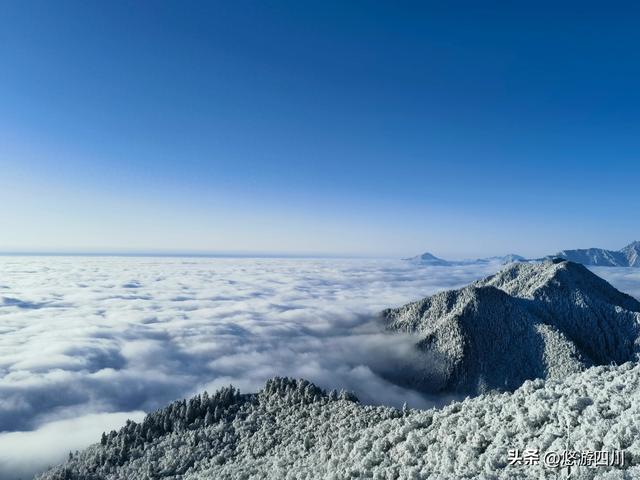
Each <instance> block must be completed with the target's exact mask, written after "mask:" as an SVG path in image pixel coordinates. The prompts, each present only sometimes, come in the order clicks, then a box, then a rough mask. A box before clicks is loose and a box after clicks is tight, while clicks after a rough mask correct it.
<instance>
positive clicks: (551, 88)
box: [0, 0, 640, 257]
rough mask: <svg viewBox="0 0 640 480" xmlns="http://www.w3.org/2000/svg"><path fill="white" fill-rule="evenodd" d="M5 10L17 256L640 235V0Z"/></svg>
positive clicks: (6, 215)
mask: <svg viewBox="0 0 640 480" xmlns="http://www.w3.org/2000/svg"><path fill="white" fill-rule="evenodd" d="M515 3H521V2H495V3H492V2H480V3H479V2H468V3H465V2H359V1H353V2H328V1H322V2H295V1H291V2H274V1H256V2H247V1H234V2H202V3H200V2H177V1H176V2H143V1H140V2H119V1H112V2H106V1H101V2H97V1H82V2H73V1H61V2H48V1H41V2H40V1H26V2H20V1H13V0H12V1H4V2H1V3H0V60H1V62H2V74H1V75H0V167H1V174H0V205H2V206H3V208H2V209H1V210H0V221H1V222H2V233H1V234H0V250H4V251H7V250H21V251H36V250H46V251H176V252H177V251H182V252H190V251H198V252H289V253H323V254H352V253H358V254H366V255H408V254H412V253H418V252H420V251H424V250H430V251H433V252H435V253H437V254H440V255H443V256H451V257H456V256H458V257H462V256H475V255H484V254H500V253H506V252H510V251H515V252H517V253H522V254H525V255H538V254H546V253H550V252H553V251H556V250H558V249H561V248H572V247H588V246H602V247H607V248H620V247H622V246H623V245H625V244H626V243H628V242H629V241H631V240H634V239H636V238H638V237H640V234H639V233H638V230H639V228H638V221H637V218H638V214H637V212H638V211H639V207H640V193H639V189H638V181H639V179H640V161H639V159H638V153H639V152H640V135H639V133H640V132H639V131H638V129H639V125H640V122H639V120H640V96H639V94H638V85H640V50H639V49H638V48H637V46H638V45H639V44H640V30H639V29H638V28H637V23H638V20H639V19H640V7H637V6H634V5H633V4H632V3H631V2H629V3H622V2H620V3H613V4H607V7H608V8H605V4H603V3H602V2H599V3H593V4H590V3H589V2H576V3H571V2H562V5H557V4H556V3H558V2H535V3H531V4H528V5H515Z"/></svg>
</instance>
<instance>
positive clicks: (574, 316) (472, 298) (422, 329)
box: [382, 261, 640, 393]
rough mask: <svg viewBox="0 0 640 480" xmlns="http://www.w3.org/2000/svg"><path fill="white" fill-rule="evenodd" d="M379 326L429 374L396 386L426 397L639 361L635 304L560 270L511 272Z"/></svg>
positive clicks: (596, 280)
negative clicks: (398, 336) (417, 353)
mask: <svg viewBox="0 0 640 480" xmlns="http://www.w3.org/2000/svg"><path fill="white" fill-rule="evenodd" d="M382 317H383V320H384V322H385V324H386V326H387V328H388V329H389V330H392V331H400V332H405V333H410V334H413V335H415V336H416V345H417V346H418V348H419V349H420V350H421V351H423V352H424V353H425V362H427V363H428V364H430V365H434V367H435V371H433V373H432V374H431V375H430V376H429V375H425V376H424V377H423V378H406V377H399V378H398V379H396V380H399V382H400V383H405V384H409V385H411V386H413V387H415V388H418V389H421V390H427V391H440V390H446V391H450V390H454V391H463V392H470V393H477V392H483V391H486V390H490V389H506V390H513V389H515V388H517V387H518V386H519V385H521V384H522V383H523V382H524V381H525V380H527V379H532V378H546V377H552V378H561V377H563V376H566V375H568V374H571V373H574V372H576V371H579V370H581V369H584V368H586V367H589V366H591V365H600V364H608V363H611V362H614V363H623V362H625V361H629V360H635V359H636V357H637V354H638V352H640V345H639V343H640V341H639V340H638V338H639V334H640V328H639V326H640V302H638V301H637V300H635V299H634V298H633V297H630V296H629V295H626V294H624V293H621V292H619V291H618V290H616V289H615V288H614V287H612V286H611V285H609V284H608V283H607V282H606V281H604V280H603V279H601V278H600V277H598V276H596V275H595V274H593V273H592V272H591V271H589V270H588V269H587V268H585V267H584V266H582V265H578V264H575V263H572V262H566V261H561V262H555V263H554V262H545V263H542V264H526V263H516V264H513V265H511V266H509V267H507V268H505V269H503V270H502V271H500V272H498V273H497V274H495V275H492V276H490V277H488V278H486V279H484V280H480V281H478V282H475V283H474V284H472V285H470V286H468V287H465V288H462V289H460V290H452V291H447V292H442V293H438V294H436V295H434V296H432V297H427V298H425V299H423V300H420V301H418V302H413V303H410V304H408V305H405V306H403V307H400V308H396V309H388V310H385V311H383V312H382Z"/></svg>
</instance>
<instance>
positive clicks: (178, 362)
mask: <svg viewBox="0 0 640 480" xmlns="http://www.w3.org/2000/svg"><path fill="white" fill-rule="evenodd" d="M498 268H499V266H498V265H494V264H489V265H486V264H485V265H465V266H460V267H424V266H416V265H412V264H410V263H407V262H401V261H392V260H369V259H357V260H349V259H248V258H168V257H164V258H150V257H0V432H1V433H0V478H2V479H6V480H12V479H17V478H20V477H23V478H27V477H29V476H30V475H32V474H33V473H34V472H36V471H38V470H42V469H43V468H45V467H46V466H48V465H51V464H54V463H57V462H59V461H61V460H62V459H63V458H64V456H65V455H66V454H67V453H68V452H69V451H70V450H76V449H81V448H83V447H85V446H87V445H88V444H90V443H92V442H94V441H96V440H97V439H98V438H99V435H100V433H101V432H102V431H104V430H110V429H113V428H118V427H119V426H121V425H122V424H123V422H124V420H125V419H126V418H132V419H134V420H139V419H141V418H142V417H143V415H144V412H148V411H150V410H153V409H156V408H158V407H161V406H163V405H165V404H166V403H168V402H170V401H172V400H175V399H177V398H184V397H188V396H190V395H192V394H195V393H198V392H201V391H202V390H205V389H206V390H209V391H213V390H215V389H217V388H219V387H221V386H223V385H229V384H234V385H235V386H238V387H240V389H241V390H242V391H245V392H250V391H255V390H257V389H259V388H260V387H261V386H262V384H263V383H264V381H265V380H266V379H268V378H270V377H272V376H275V375H280V376H285V375H287V376H293V377H304V378H307V379H309V380H311V381H313V382H315V383H317V384H318V385H320V386H322V387H324V388H338V389H340V388H345V389H348V390H352V391H354V392H355V393H356V394H357V395H358V396H359V398H360V399H361V400H362V401H364V402H367V403H377V404H391V405H401V404H402V403H404V402H407V403H408V404H409V405H410V406H412V407H427V406H431V405H433V404H437V403H438V401H439V400H440V401H441V400H442V399H435V398H429V397H425V396H424V395H420V394H418V393H416V392H413V391H410V390H406V389H403V388H401V387H398V386H396V385H394V384H391V383H389V382H388V381H386V380H385V379H384V373H385V372H389V371H393V369H394V368H396V367H397V366H398V365H402V366H405V367H406V365H410V364H412V363H415V364H418V363H420V361H419V359H417V358H416V359H415V361H414V358H415V355H416V352H415V350H414V349H413V342H412V341H411V339H409V338H407V337H403V336H401V335H390V334H386V333H384V332H382V331H381V329H380V325H379V324H378V323H377V322H376V318H375V315H376V313H377V312H379V311H380V310H382V309H383V308H386V307H392V306H398V305H401V304H404V303H406V302H408V301H411V300H416V299H419V298H422V297H424V296H426V295H430V294H432V293H434V292H436V291H440V290H443V289H449V288H457V287H460V286H463V285H466V284H468V283H469V282H471V281H473V280H475V279H478V278H481V277H484V276H485V275H487V274H490V273H493V272H494V271H495V270H496V269H498ZM594 270H596V273H598V274H599V275H601V276H604V277H605V278H607V279H608V280H609V281H611V282H612V283H613V284H614V285H616V286H617V287H618V288H621V289H622V290H624V291H627V292H628V293H631V294H633V295H635V296H637V297H640V269H617V268H616V269H613V268H608V269H607V268H605V269H594ZM422 363H424V359H423V360H422Z"/></svg>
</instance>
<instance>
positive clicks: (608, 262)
mask: <svg viewBox="0 0 640 480" xmlns="http://www.w3.org/2000/svg"><path fill="white" fill-rule="evenodd" d="M552 257H559V258H564V259H565V260H570V261H572V262H576V263H581V264H583V265H589V266H600V267H640V241H635V242H631V243H630V244H629V245H627V246H626V247H624V248H621V249H620V250H606V249H604V248H587V249H577V250H562V251H561V252H558V253H556V254H555V255H553V256H552ZM552 257H549V258H552Z"/></svg>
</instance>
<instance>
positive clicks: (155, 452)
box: [40, 363, 640, 480]
mask: <svg viewBox="0 0 640 480" xmlns="http://www.w3.org/2000/svg"><path fill="white" fill-rule="evenodd" d="M229 392H230V390H229V389H225V390H224V391H222V392H219V394H218V395H217V396H216V398H217V399H216V400H215V401H214V400H212V396H207V400H206V401H204V400H203V398H202V397H196V398H195V399H192V400H190V401H189V402H186V403H185V402H182V403H180V402H177V403H176V404H174V405H172V406H169V407H167V408H165V409H164V410H162V411H160V412H157V413H155V414H153V415H151V416H150V417H149V419H148V420H147V421H145V422H144V423H143V424H142V425H140V426H137V425H136V424H129V425H127V427H125V428H124V429H123V430H122V431H120V432H119V433H115V432H114V433H112V434H110V435H109V436H107V437H106V438H105V441H104V445H100V444H97V445H95V446H93V447H91V448H89V449H87V450H86V451H84V452H81V453H80V454H77V455H75V456H73V458H71V459H70V460H69V461H68V462H67V463H66V465H64V466H62V467H58V468H56V469H53V470H52V471H50V472H48V473H46V474H44V475H43V476H41V477H40V479H41V480H54V479H55V480H57V479H60V478H69V479H75V478H83V479H86V478H92V479H101V480H112V479H113V480H115V479H121V478H127V479H130V480H136V479H146V478H149V476H151V477H152V478H167V479H178V478H180V479H184V480H204V479H211V478H225V479H294V478H295V479H317V478H327V479H344V478H356V477H357V478H379V479H387V478H389V479H391V478H401V479H410V478H417V479H441V478H495V479H518V478H531V479H534V478H535V479H540V478H543V479H546V478H548V479H552V478H554V479H555V478H558V477H559V476H560V475H564V476H566V474H567V471H566V469H565V470H564V471H562V472H559V471H558V470H557V469H554V468H549V467H547V466H545V465H544V464H543V463H542V462H540V463H538V464H534V465H509V464H508V462H507V459H508V450H509V449H513V448H519V449H521V450H522V449H525V448H535V449H538V450H539V452H540V455H541V456H543V455H544V454H545V453H546V452H549V451H562V450H566V449H570V450H577V451H586V450H606V451H611V452H613V451H616V450H624V452H625V462H626V463H625V470H624V471H623V470H620V469H619V468H618V467H616V466H612V467H595V468H589V467H574V468H573V469H572V472H571V478H579V479H585V480H586V479H593V478H609V479H622V478H639V477H640V467H639V466H638V463H639V462H640V430H639V429H640V427H639V426H638V418H640V366H638V365H636V364H632V363H627V364H624V365H622V366H619V367H610V366H602V367H594V368H591V369H588V370H586V371H584V372H581V373H577V374H573V375H571V376H569V377H567V378H565V379H562V380H547V381H546V382H545V381H542V380H534V381H527V382H525V384H524V385H522V386H521V387H520V388H518V389H517V390H516V391H515V392H513V393H504V394H489V395H481V396H479V397H475V398H472V399H466V400H465V401H463V402H460V403H454V404H452V405H450V406H448V407H445V408H444V409H441V410H436V409H430V410H413V409H405V410H398V409H395V408H390V407H374V406H366V405H362V404H360V403H358V402H357V401H355V399H354V398H352V397H349V396H348V395H342V396H340V395H338V394H336V393H335V392H333V393H330V394H328V393H326V392H323V391H321V390H319V389H318V388H317V387H315V386H314V385H313V384H310V383H308V382H306V381H302V380H301V381H295V380H289V379H281V378H277V379H273V380H271V381H270V382H268V383H267V385H266V386H265V388H264V389H263V390H262V391H260V392H259V393H258V394H255V395H238V394H237V393H235V394H234V392H233V391H231V395H230V394H229ZM213 405H217V406H216V407H215V409H216V411H218V412H219V413H218V414H217V418H216V420H211V418H212V417H211V415H209V416H208V418H209V422H210V423H209V424H208V425H207V424H206V423H205V421H204V419H205V417H207V413H206V412H207V411H208V410H207V409H208V408H209V409H211V408H212V407H213ZM196 406H197V407H196ZM189 407H191V410H192V411H194V412H195V413H193V414H192V416H191V417H190V420H189V421H188V422H187V421H181V420H180V419H182V418H187V416H188V415H187V412H188V411H189ZM167 420H169V422H168V423H167ZM176 421H177V423H178V425H179V426H178V427H175V428H173V431H171V432H165V431H164V427H160V425H161V424H165V423H166V424H171V423H172V422H174V424H175V422H176ZM145 432H147V433H145ZM149 432H150V433H149ZM93 472H95V473H93ZM605 474H606V476H605ZM64 475H66V476H64ZM90 475H93V476H90Z"/></svg>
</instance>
